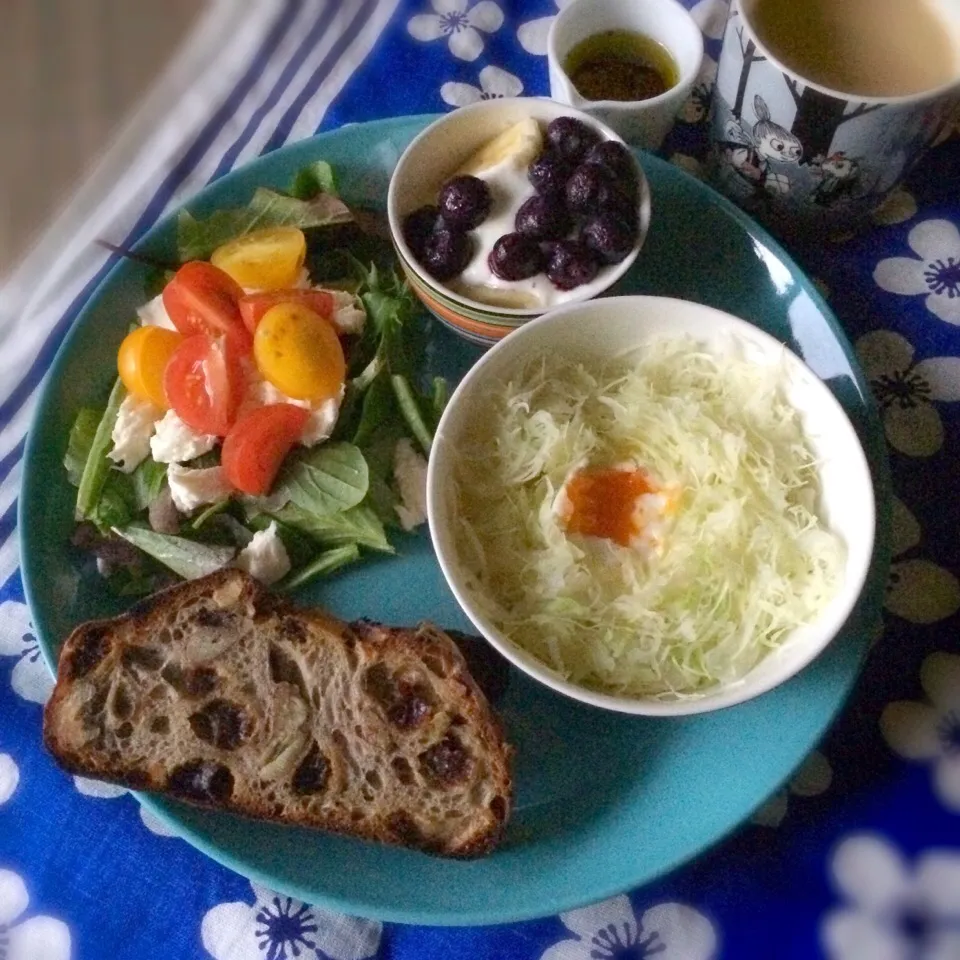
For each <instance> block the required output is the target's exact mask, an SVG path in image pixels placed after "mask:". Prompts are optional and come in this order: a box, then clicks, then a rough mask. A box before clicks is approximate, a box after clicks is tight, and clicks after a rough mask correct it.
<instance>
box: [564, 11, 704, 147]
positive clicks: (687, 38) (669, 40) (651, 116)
mask: <svg viewBox="0 0 960 960" xmlns="http://www.w3.org/2000/svg"><path fill="white" fill-rule="evenodd" d="M607 30H630V31H633V32H635V33H640V34H643V35H644V36H647V37H649V38H650V39H651V40H656V41H657V42H658V43H660V44H662V45H663V46H664V47H666V49H667V50H669V51H670V54H671V55H672V56H673V59H674V60H675V61H676V64H677V71H678V73H679V80H678V81H677V83H676V84H675V85H674V86H672V87H671V88H670V89H669V90H666V91H664V92H663V93H661V94H660V95H659V96H656V97H651V98H650V99H649V100H587V99H585V98H584V97H582V96H581V95H580V94H579V93H578V92H577V90H576V88H575V87H574V85H573V83H572V82H571V81H570V78H569V77H568V76H567V74H566V73H565V72H564V69H563V64H564V62H565V61H566V59H567V57H568V56H569V54H570V51H571V50H572V49H573V48H574V47H575V46H576V45H577V44H578V43H579V42H580V41H581V40H585V39H586V38H587V37H591V36H593V35H594V34H597V33H603V32H605V31H607ZM702 60H703V34H702V33H701V32H700V28H699V27H698V26H697V24H696V21H695V20H694V19H693V18H692V17H691V16H690V14H689V13H687V11H686V10H685V9H684V8H683V7H682V6H681V5H680V4H679V3H678V2H677V0H575V2H574V3H572V4H570V6H568V7H565V8H564V9H563V10H561V11H560V13H559V14H558V15H557V17H556V19H555V20H554V21H553V25H552V26H551V28H550V34H549V36H548V38H547V63H548V66H549V70H550V96H551V97H552V98H553V99H554V100H559V101H560V102H561V103H569V104H570V105H571V106H572V107H576V108H577V109H578V110H583V111H584V112H585V113H589V114H591V115H592V116H594V117H596V118H597V119H598V120H600V121H601V122H603V123H605V124H607V125H608V126H610V127H612V128H613V129H614V130H616V132H617V133H619V134H620V136H621V137H623V139H624V140H626V141H627V143H630V144H632V145H634V146H637V147H644V148H646V149H648V150H655V149H656V148H657V147H659V146H660V144H661V143H662V142H663V139H664V137H666V135H667V133H669V131H670V128H671V127H672V126H673V122H674V119H675V118H676V115H677V113H678V112H679V110H680V108H681V107H682V106H683V102H684V100H686V98H687V96H688V95H689V94H690V91H691V89H692V88H693V84H694V81H695V80H696V78H697V74H698V73H699V71H700V65H701V62H702Z"/></svg>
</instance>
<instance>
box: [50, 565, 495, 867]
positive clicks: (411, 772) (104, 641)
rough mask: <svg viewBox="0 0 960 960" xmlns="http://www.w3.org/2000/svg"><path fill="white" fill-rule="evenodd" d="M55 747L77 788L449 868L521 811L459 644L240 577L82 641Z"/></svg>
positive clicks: (91, 627)
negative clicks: (289, 597)
mask: <svg viewBox="0 0 960 960" xmlns="http://www.w3.org/2000/svg"><path fill="white" fill-rule="evenodd" d="M44 740H45V743H46V746H47V748H48V749H49V750H50V751H51V753H52V754H53V755H54V757H56V759H57V760H58V762H59V763H60V764H61V766H63V767H64V768H66V769H67V770H69V771H71V772H73V773H79V774H83V775H84V776H88V777H95V778H99V779H103V780H112V781H115V782H117V783H121V784H124V785H125V786H128V787H132V788H133V789H136V790H148V791H158V792H162V793H168V794H172V795H174V796H176V797H178V798H180V799H183V800H186V801H189V802H192V803H195V804H199V805H201V806H206V807H213V808H218V809H223V810H230V811H233V812H235V813H240V814H244V815H247V816H251V817H257V818H263V819H268V820H277V821H281V822H283V823H289V824H300V825H303V826H308V827H317V828H321V829H324V830H332V831H336V832H339V833H344V834H350V835H353V836H357V837H363V838H366V839H368V840H379V841H385V842H388V843H397V844H402V845H405V846H410V847H415V848H418V849H422V850H427V851H431V852H433V853H438V854H444V855H449V856H473V855H478V854H482V853H485V852H487V851H489V850H490V849H492V847H493V846H494V845H495V843H496V842H497V841H498V840H499V838H500V836H501V834H502V832H503V828H504V824H505V823H506V821H507V818H508V816H509V813H510V806H511V792H512V784H511V777H510V770H509V756H510V748H509V747H508V745H507V744H506V742H505V741H504V738H503V733H502V731H501V728H500V725H499V723H498V721H497V719H496V717H495V715H494V713H493V711H492V710H491V708H490V706H489V704H488V703H487V700H486V698H485V697H484V694H483V693H482V692H481V690H480V688H479V687H478V686H477V684H476V682H475V681H474V679H473V678H472V677H471V675H470V672H469V670H468V668H467V664H466V662H465V660H464V658H463V656H462V654H461V653H460V651H459V650H458V648H457V646H456V644H455V643H454V642H453V640H451V639H450V637H449V636H447V635H446V634H445V633H443V632H442V631H441V630H439V629H437V628H436V627H433V626H431V625H429V624H422V625H421V626H419V627H418V628H416V629H402V628H388V627H383V626H380V625H378V624H373V623H369V622H366V621H360V622H358V623H353V624H347V623H343V622H341V621H338V620H336V619H334V618H333V617H331V616H329V615H327V614H325V613H323V612H322V611H319V610H308V609H297V608H294V607H293V606H291V605H289V604H287V603H286V602H283V601H280V600H278V599H277V598H275V597H273V596H272V595H270V594H268V593H267V592H266V591H265V590H264V589H263V588H262V587H261V586H260V585H259V584H257V582H256V581H255V580H253V579H251V578H250V577H249V576H247V575H246V574H244V573H242V572H240V571H237V570H228V571H220V572H217V573H214V574H212V575H210V576H208V577H205V578H203V579H201V580H194V581H191V582H188V583H183V584H179V585H177V586H175V587H171V588H170V589H168V590H165V591H162V592H161V593H158V594H156V595H155V596H153V597H151V598H149V599H147V600H145V601H143V602H141V603H140V604H138V605H137V606H135V607H134V608H133V609H131V610H130V611H129V612H128V613H126V614H125V615H123V616H120V617H117V618H116V619H113V620H102V621H95V622H92V623H87V624H84V625H82V626H80V627H77V628H76V630H74V631H73V633H72V634H71V635H70V637H69V638H68V639H67V641H66V643H65V644H64V647H63V650H62V652H61V654H60V662H59V669H58V677H57V684H56V688H55V690H54V693H53V696H52V698H51V699H50V701H49V703H48V704H47V707H46V711H45V714H44Z"/></svg>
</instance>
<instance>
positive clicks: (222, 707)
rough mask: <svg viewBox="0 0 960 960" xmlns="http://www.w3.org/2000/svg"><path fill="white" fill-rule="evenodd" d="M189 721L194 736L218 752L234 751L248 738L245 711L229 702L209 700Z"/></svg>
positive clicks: (249, 725)
mask: <svg viewBox="0 0 960 960" xmlns="http://www.w3.org/2000/svg"><path fill="white" fill-rule="evenodd" d="M189 719H190V729H191V730H193V733H194V736H196V737H197V738H199V739H200V740H203V742H204V743H209V744H211V745H212V746H214V747H216V748H217V749H218V750H236V749H237V747H239V746H241V744H243V743H244V741H246V740H247V739H248V737H249V736H250V728H251V723H250V720H249V718H248V717H247V714H246V711H244V709H243V707H241V706H239V705H237V704H236V703H231V702H230V701H229V700H222V699H217V700H211V701H210V702H209V703H208V704H206V705H205V706H204V707H203V708H202V709H201V710H198V711H197V712H196V713H192V714H191V715H190V718H189Z"/></svg>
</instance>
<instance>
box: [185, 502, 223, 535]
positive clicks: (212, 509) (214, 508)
mask: <svg viewBox="0 0 960 960" xmlns="http://www.w3.org/2000/svg"><path fill="white" fill-rule="evenodd" d="M229 506H230V501H229V500H218V501H217V502H216V503H211V504H210V506H208V507H205V508H204V509H203V510H201V511H200V513H198V514H197V515H196V516H195V517H194V518H193V520H191V521H190V529H191V530H192V531H193V532H194V533H196V532H197V531H198V530H202V529H203V528H204V527H205V526H206V525H207V522H208V521H209V520H211V519H213V517H216V516H217V515H218V514H221V513H223V511H224V510H226V509H227V508H228V507H229Z"/></svg>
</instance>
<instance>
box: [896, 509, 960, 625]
mask: <svg viewBox="0 0 960 960" xmlns="http://www.w3.org/2000/svg"><path fill="white" fill-rule="evenodd" d="M891 512H892V517H891V531H890V533H891V540H892V544H891V546H892V553H893V557H894V561H893V563H891V564H890V579H889V580H888V582H887V594H886V599H885V600H884V606H885V607H886V608H887V610H889V611H890V612H891V613H893V614H896V616H898V617H902V618H903V619H904V620H909V621H910V622H911V623H922V624H928V623H936V622H937V621H938V620H945V619H946V618H947V617H949V616H952V615H953V614H954V613H956V612H957V610H960V582H958V580H957V578H956V577H955V576H954V575H953V574H952V573H951V572H950V571H949V570H945V569H944V568H943V567H941V566H938V565H937V564H935V563H933V561H931V560H927V559H926V558H925V557H908V558H906V559H902V558H903V554H905V553H907V552H908V551H910V550H913V549H914V548H915V547H917V546H919V545H920V540H921V530H920V524H919V523H918V522H917V518H916V517H915V516H914V515H913V514H912V513H911V512H910V511H909V510H908V509H907V507H906V505H905V504H904V503H903V501H902V500H899V499H898V498H897V497H894V498H893V500H892V501H891ZM898 558H901V559H898Z"/></svg>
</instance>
